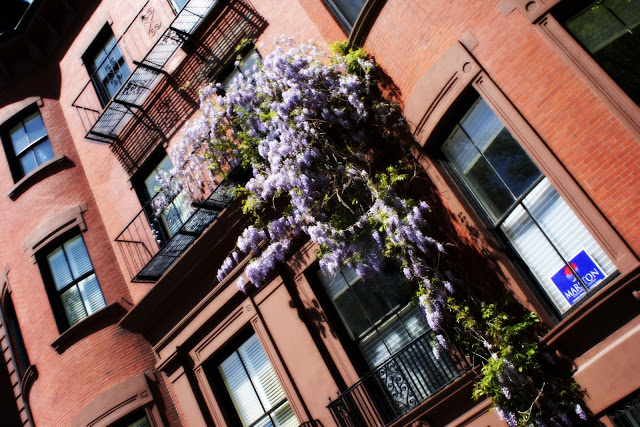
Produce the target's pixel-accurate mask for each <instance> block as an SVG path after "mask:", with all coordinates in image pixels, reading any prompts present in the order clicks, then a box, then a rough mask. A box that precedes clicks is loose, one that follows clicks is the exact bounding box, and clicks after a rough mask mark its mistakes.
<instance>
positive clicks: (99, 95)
mask: <svg viewBox="0 0 640 427" xmlns="http://www.w3.org/2000/svg"><path fill="white" fill-rule="evenodd" d="M217 3H218V0H190V1H189V2H188V3H187V4H186V5H185V6H184V8H183V9H182V10H181V11H180V12H179V13H178V14H177V15H175V16H173V15H172V10H171V8H170V6H169V3H168V2H167V0H149V1H147V2H146V3H145V4H144V6H143V7H142V8H141V9H140V10H139V11H138V13H137V14H136V15H135V17H134V19H133V20H132V21H131V23H130V24H129V26H128V27H127V28H126V29H125V30H124V32H123V33H122V35H121V36H120V37H119V38H118V39H117V40H116V43H115V44H113V45H112V46H109V49H108V50H107V51H105V55H104V59H103V60H102V63H100V64H96V67H95V68H96V71H95V72H94V73H93V74H92V75H91V77H90V78H89V80H88V81H87V83H86V84H85V85H84V87H83V89H82V90H81V91H80V94H79V95H78V96H77V97H76V99H75V100H74V102H73V104H72V105H73V106H74V107H75V108H76V111H77V112H78V114H79V116H80V119H81V121H82V124H83V125H84V128H85V131H86V132H87V133H86V138H88V139H92V140H96V141H100V142H106V143H112V142H113V141H114V140H115V139H116V138H117V137H118V133H119V132H120V131H121V130H122V129H123V127H124V126H125V125H126V124H127V122H128V121H129V120H130V119H131V118H132V117H136V118H138V119H141V109H142V106H143V104H144V101H145V99H146V98H147V96H148V94H149V93H150V92H151V91H152V90H153V89H154V87H155V86H156V85H157V83H158V82H159V81H160V79H161V78H162V77H163V76H164V75H166V74H167V71H166V70H165V67H166V66H167V63H168V62H169V60H170V59H171V58H172V57H173V56H174V54H175V53H176V51H177V50H178V49H180V48H181V47H182V46H183V45H184V43H185V42H186V41H187V40H188V38H189V37H190V36H191V35H192V34H193V33H194V32H195V31H196V29H197V28H198V27H199V25H200V24H201V23H202V21H203V20H204V19H205V18H206V17H207V15H208V14H209V13H210V12H211V10H212V9H213V8H214V6H215V5H216V4H217ZM116 50H118V51H121V54H120V52H116ZM118 54H120V56H123V57H124V58H125V59H126V62H127V63H128V64H129V65H131V64H132V65H134V66H135V67H134V68H133V70H132V71H131V72H130V73H129V71H128V66H127V72H125V73H120V75H118V71H119V69H120V67H119V65H118V64H117V63H115V61H114V56H115V57H117V56H118ZM100 73H102V74H111V77H109V84H110V85H111V87H107V84H105V83H104V81H105V80H106V78H105V76H102V75H100ZM114 74H115V75H116V76H115V78H114V77H113V75H114ZM114 79H115V81H116V82H117V86H119V88H118V90H117V91H115V90H114V89H113V84H114ZM114 92H115V93H114ZM105 94H107V96H106V97H105ZM111 94H113V96H111V97H109V95H111Z"/></svg>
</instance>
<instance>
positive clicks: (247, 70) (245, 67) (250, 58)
mask: <svg viewBox="0 0 640 427" xmlns="http://www.w3.org/2000/svg"><path fill="white" fill-rule="evenodd" d="M260 63H261V60H260V55H258V52H256V51H255V50H252V51H251V52H249V53H248V54H247V55H246V56H245V57H244V58H242V61H240V64H238V68H239V69H240V71H242V74H244V76H245V77H248V76H249V75H251V74H253V67H254V66H258V65H260Z"/></svg>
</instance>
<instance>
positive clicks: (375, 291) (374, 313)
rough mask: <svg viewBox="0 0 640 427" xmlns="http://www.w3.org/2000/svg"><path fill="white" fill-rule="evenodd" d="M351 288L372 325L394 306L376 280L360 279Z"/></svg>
mask: <svg viewBox="0 0 640 427" xmlns="http://www.w3.org/2000/svg"><path fill="white" fill-rule="evenodd" d="M351 289H352V290H353V292H354V293H355V295H356V298H357V299H358V301H359V302H360V305H361V306H362V308H363V309H364V311H365V314H366V316H367V318H368V319H369V323H370V324H371V325H373V324H375V323H376V322H378V321H379V320H380V319H382V318H383V317H384V316H385V315H386V314H387V313H389V312H390V311H391V308H392V307H390V306H389V304H388V303H387V301H386V299H385V297H384V295H382V292H380V289H379V288H378V286H377V284H376V283H375V282H374V281H372V280H369V281H366V282H365V281H364V280H362V279H360V280H358V281H357V282H356V283H354V284H353V285H351Z"/></svg>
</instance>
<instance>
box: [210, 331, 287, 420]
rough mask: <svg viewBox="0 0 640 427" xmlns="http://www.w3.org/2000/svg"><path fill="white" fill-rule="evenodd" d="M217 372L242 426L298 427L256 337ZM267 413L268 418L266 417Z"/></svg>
mask: <svg viewBox="0 0 640 427" xmlns="http://www.w3.org/2000/svg"><path fill="white" fill-rule="evenodd" d="M218 369H219V371H220V374H221V375H222V379H223V381H224V384H225V386H226V388H227V391H228V392H229V395H230V396H231V400H232V401H233V404H234V406H235V408H236V411H237V413H238V415H239V416H240V420H241V421H242V424H243V425H245V426H249V425H260V426H261V425H276V426H286V427H289V426H292V427H293V426H297V425H298V420H297V418H296V416H295V414H294V412H293V410H292V409H291V405H290V404H289V402H288V401H287V400H286V395H285V393H284V390H283V388H282V386H281V385H280V381H279V380H278V376H277V375H276V373H275V371H274V370H273V366H272V365H271V362H269V359H268V358H267V355H266V354H265V352H264V349H263V348H262V345H261V344H260V341H259V340H258V337H257V336H256V335H253V336H252V337H251V338H249V339H248V340H247V341H245V342H244V343H243V344H242V345H241V346H240V347H238V349H237V350H236V351H235V352H234V353H233V354H232V355H231V356H229V357H228V358H227V359H225V360H224V361H223V362H222V363H221V364H220V366H219V367H218ZM274 408H275V410H273V409H274ZM272 410H273V411H272ZM270 411H272V414H271V416H269V414H267V413H268V412H270Z"/></svg>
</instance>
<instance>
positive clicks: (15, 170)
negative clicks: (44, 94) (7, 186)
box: [0, 103, 56, 183]
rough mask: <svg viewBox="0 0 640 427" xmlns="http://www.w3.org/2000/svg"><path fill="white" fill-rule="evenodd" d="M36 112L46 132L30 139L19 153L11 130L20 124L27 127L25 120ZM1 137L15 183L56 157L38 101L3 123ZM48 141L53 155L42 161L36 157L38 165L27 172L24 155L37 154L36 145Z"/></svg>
mask: <svg viewBox="0 0 640 427" xmlns="http://www.w3.org/2000/svg"><path fill="white" fill-rule="evenodd" d="M34 113H37V114H38V116H39V117H40V119H41V120H42V124H43V127H44V130H45V134H44V135H43V136H40V137H38V138H37V139H35V140H34V141H29V143H28V144H27V146H26V147H25V148H24V149H23V150H22V151H21V152H20V153H19V154H18V153H16V151H15V149H14V147H13V138H12V137H11V130H12V129H13V128H15V127H16V126H17V125H18V124H22V127H23V128H25V125H24V120H25V119H26V118H27V117H29V116H31V115H33V114H34ZM0 138H1V139H2V145H3V148H4V152H5V155H6V157H7V163H8V164H9V170H10V171H11V176H12V178H13V181H14V183H17V182H19V181H21V180H22V179H23V178H25V177H27V176H30V175H32V174H33V173H34V172H35V171H37V170H39V168H40V167H41V166H42V165H46V164H48V163H49V162H51V161H52V160H54V159H55V158H56V155H55V151H54V150H53V144H52V142H51V138H49V132H48V131H47V125H46V124H45V123H44V117H43V116H42V112H41V111H40V108H39V107H38V105H37V104H36V103H34V104H31V105H29V106H27V107H26V108H23V109H22V110H21V111H20V112H18V113H17V114H15V115H14V116H13V117H11V118H10V119H9V120H7V121H6V122H5V123H3V124H2V126H1V127H0ZM47 142H48V144H49V147H50V148H51V152H52V153H53V156H52V157H51V158H50V159H48V160H46V161H44V162H42V163H38V159H37V157H36V163H37V165H36V167H35V168H33V169H31V170H29V171H28V172H25V171H24V169H23V167H22V164H21V162H20V158H21V157H22V156H23V155H28V154H29V153H34V156H35V152H34V148H35V147H36V146H39V145H42V144H45V143H47Z"/></svg>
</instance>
